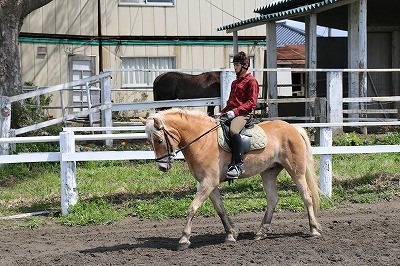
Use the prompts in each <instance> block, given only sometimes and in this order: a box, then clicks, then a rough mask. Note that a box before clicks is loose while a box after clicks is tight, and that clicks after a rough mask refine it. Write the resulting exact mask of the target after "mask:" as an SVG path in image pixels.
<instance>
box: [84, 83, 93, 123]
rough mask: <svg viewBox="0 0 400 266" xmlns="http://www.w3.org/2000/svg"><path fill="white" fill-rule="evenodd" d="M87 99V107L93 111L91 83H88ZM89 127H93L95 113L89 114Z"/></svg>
mask: <svg viewBox="0 0 400 266" xmlns="http://www.w3.org/2000/svg"><path fill="white" fill-rule="evenodd" d="M85 89H86V98H87V105H88V110H89V111H91V109H92V97H90V86H89V82H86V86H85ZM89 125H90V126H91V127H93V113H92V112H91V113H89Z"/></svg>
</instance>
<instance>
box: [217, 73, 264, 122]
mask: <svg viewBox="0 0 400 266" xmlns="http://www.w3.org/2000/svg"><path fill="white" fill-rule="evenodd" d="M258 90H259V86H258V82H257V80H256V79H255V77H254V76H253V75H252V74H250V73H247V74H246V75H244V76H242V77H239V78H237V79H236V80H234V81H233V82H232V86H231V93H230V94H229V99H228V101H227V103H226V107H225V108H224V109H222V110H221V113H226V112H228V111H230V110H232V111H233V112H234V113H235V116H238V115H246V114H249V113H251V112H253V111H254V109H255V108H256V105H257V100H258Z"/></svg>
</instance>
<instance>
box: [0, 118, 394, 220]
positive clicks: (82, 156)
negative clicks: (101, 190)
mask: <svg viewBox="0 0 400 266" xmlns="http://www.w3.org/2000/svg"><path fill="white" fill-rule="evenodd" d="M297 125H300V126H303V127H319V128H321V131H320V134H321V144H320V146H319V147H313V148H312V152H313V154H320V155H321V157H320V187H321V190H322V192H323V193H324V194H325V195H328V196H331V195H332V154H346V153H390V152H400V145H375V146H355V147H354V146H336V147H334V146H332V128H335V127H343V126H398V125H400V122H358V123H310V124H297ZM83 130H84V131H93V130H95V131H98V130H102V131H103V130H104V131H116V130H117V131H124V130H129V131H140V130H144V127H143V126H137V127H110V128H106V127H101V128H98V127H94V128H89V127H88V128H65V129H64V131H63V132H61V133H60V135H59V136H43V137H14V138H1V139H0V144H3V143H6V142H8V143H29V142H59V144H60V152H42V153H29V154H16V155H2V156H0V163H2V164H5V163H23V162H59V163H60V168H61V210H62V213H63V214H64V215H66V214H67V213H68V207H69V206H70V205H74V204H75V203H76V202H77V199H78V190H77V187H76V178H77V176H76V162H77V161H97V160H144V159H149V160H152V159H154V153H153V151H93V152H76V151H75V147H76V142H78V141H88V140H112V139H145V138H146V135H145V133H124V134H95V135H75V133H74V132H76V131H83ZM177 159H183V156H182V154H181V153H179V154H178V157H177Z"/></svg>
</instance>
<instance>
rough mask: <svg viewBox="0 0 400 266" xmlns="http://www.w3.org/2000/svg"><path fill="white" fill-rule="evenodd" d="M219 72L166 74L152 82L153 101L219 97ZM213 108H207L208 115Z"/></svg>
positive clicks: (212, 112)
mask: <svg viewBox="0 0 400 266" xmlns="http://www.w3.org/2000/svg"><path fill="white" fill-rule="evenodd" d="M220 75H221V72H205V73H202V74H199V75H190V74H186V73H182V72H166V73H163V74H161V75H159V76H158V77H157V78H156V79H155V80H154V82H153V94H154V101H162V100H175V99H195V98H213V97H220V96H221V85H220V84H221V81H220ZM214 108H215V107H214V106H208V107H207V113H208V114H209V115H212V114H214Z"/></svg>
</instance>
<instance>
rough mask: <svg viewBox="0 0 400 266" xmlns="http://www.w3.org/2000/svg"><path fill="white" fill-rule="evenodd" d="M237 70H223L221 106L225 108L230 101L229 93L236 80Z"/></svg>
mask: <svg viewBox="0 0 400 266" xmlns="http://www.w3.org/2000/svg"><path fill="white" fill-rule="evenodd" d="M235 78H236V77H235V72H234V71H229V70H223V71H222V72H221V106H220V108H221V109H222V108H224V107H225V106H226V102H227V101H228V98H229V94H230V93H231V84H232V81H234V80H235Z"/></svg>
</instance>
